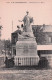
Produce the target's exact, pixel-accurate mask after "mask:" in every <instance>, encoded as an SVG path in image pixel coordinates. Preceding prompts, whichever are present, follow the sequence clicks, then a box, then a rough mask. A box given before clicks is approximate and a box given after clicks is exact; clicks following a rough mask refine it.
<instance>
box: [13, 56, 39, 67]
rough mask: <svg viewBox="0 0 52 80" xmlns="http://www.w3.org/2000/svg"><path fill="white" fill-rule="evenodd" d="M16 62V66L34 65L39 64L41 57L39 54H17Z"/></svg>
mask: <svg viewBox="0 0 52 80" xmlns="http://www.w3.org/2000/svg"><path fill="white" fill-rule="evenodd" d="M14 62H15V66H34V65H38V62H39V57H38V56H35V57H34V56H33V57H30V56H29V57H28V56H27V57H25V56H23V57H19V56H15V58H14Z"/></svg>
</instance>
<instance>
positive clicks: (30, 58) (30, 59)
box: [15, 37, 39, 66]
mask: <svg viewBox="0 0 52 80" xmlns="http://www.w3.org/2000/svg"><path fill="white" fill-rule="evenodd" d="M38 62H39V57H38V55H37V43H36V40H35V38H27V37H24V38H21V39H20V37H19V41H17V43H16V56H15V65H16V66H30V65H31V66H33V65H38Z"/></svg>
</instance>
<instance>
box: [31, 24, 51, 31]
mask: <svg viewBox="0 0 52 80" xmlns="http://www.w3.org/2000/svg"><path fill="white" fill-rule="evenodd" d="M32 26H33V27H40V29H43V32H52V25H45V24H43V25H32Z"/></svg>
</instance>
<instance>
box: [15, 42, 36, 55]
mask: <svg viewBox="0 0 52 80" xmlns="http://www.w3.org/2000/svg"><path fill="white" fill-rule="evenodd" d="M16 56H37V44H36V42H35V41H17V43H16Z"/></svg>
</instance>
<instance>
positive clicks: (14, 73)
mask: <svg viewBox="0 0 52 80" xmlns="http://www.w3.org/2000/svg"><path fill="white" fill-rule="evenodd" d="M0 80H52V69H35V68H31V69H29V68H26V69H19V68H0Z"/></svg>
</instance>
